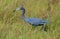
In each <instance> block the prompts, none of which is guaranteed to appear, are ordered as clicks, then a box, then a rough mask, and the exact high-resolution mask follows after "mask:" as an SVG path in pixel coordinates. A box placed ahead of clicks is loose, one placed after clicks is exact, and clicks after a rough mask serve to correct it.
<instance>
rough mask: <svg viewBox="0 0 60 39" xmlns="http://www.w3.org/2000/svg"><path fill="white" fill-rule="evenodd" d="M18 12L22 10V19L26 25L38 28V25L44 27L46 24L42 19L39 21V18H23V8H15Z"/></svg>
mask: <svg viewBox="0 0 60 39" xmlns="http://www.w3.org/2000/svg"><path fill="white" fill-rule="evenodd" d="M18 10H22V18H23V20H24V21H26V22H27V23H29V24H31V25H32V26H40V25H44V24H46V23H47V20H42V19H39V18H26V17H25V15H24V14H25V8H24V7H23V6H22V7H19V8H17V9H16V10H14V12H15V11H18Z"/></svg>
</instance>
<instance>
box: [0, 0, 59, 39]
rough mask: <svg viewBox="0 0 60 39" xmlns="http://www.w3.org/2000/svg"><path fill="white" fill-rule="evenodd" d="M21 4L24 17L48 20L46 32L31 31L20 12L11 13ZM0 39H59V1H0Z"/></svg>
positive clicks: (37, 29)
mask: <svg viewBox="0 0 60 39" xmlns="http://www.w3.org/2000/svg"><path fill="white" fill-rule="evenodd" d="M22 4H23V5H24V7H25V9H26V14H25V16H26V17H28V18H29V17H36V18H42V19H45V20H49V22H50V23H49V24H47V26H48V28H47V32H43V31H41V30H39V29H40V28H41V27H40V26H39V27H37V28H36V29H35V30H34V29H32V26H31V25H30V24H28V23H26V22H25V21H24V20H23V19H22V18H21V14H22V12H21V11H17V12H15V13H14V12H13V10H14V9H16V8H17V7H20V6H21V5H22ZM48 4H49V5H48ZM0 39H60V0H0Z"/></svg>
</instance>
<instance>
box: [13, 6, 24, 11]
mask: <svg viewBox="0 0 60 39" xmlns="http://www.w3.org/2000/svg"><path fill="white" fill-rule="evenodd" d="M19 10H24V7H23V6H21V7H18V8H16V9H15V10H13V12H15V11H19Z"/></svg>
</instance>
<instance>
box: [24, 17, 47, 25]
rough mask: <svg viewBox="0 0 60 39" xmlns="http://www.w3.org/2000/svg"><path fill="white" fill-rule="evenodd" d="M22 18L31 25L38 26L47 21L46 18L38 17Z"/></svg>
mask: <svg viewBox="0 0 60 39" xmlns="http://www.w3.org/2000/svg"><path fill="white" fill-rule="evenodd" d="M24 20H25V21H26V22H28V23H29V24H31V25H33V26H40V25H44V24H46V23H47V21H46V20H42V19H38V18H24Z"/></svg>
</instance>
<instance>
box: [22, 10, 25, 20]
mask: <svg viewBox="0 0 60 39" xmlns="http://www.w3.org/2000/svg"><path fill="white" fill-rule="evenodd" d="M24 14H25V9H23V10H22V18H23V19H24V18H25V15H24Z"/></svg>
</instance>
